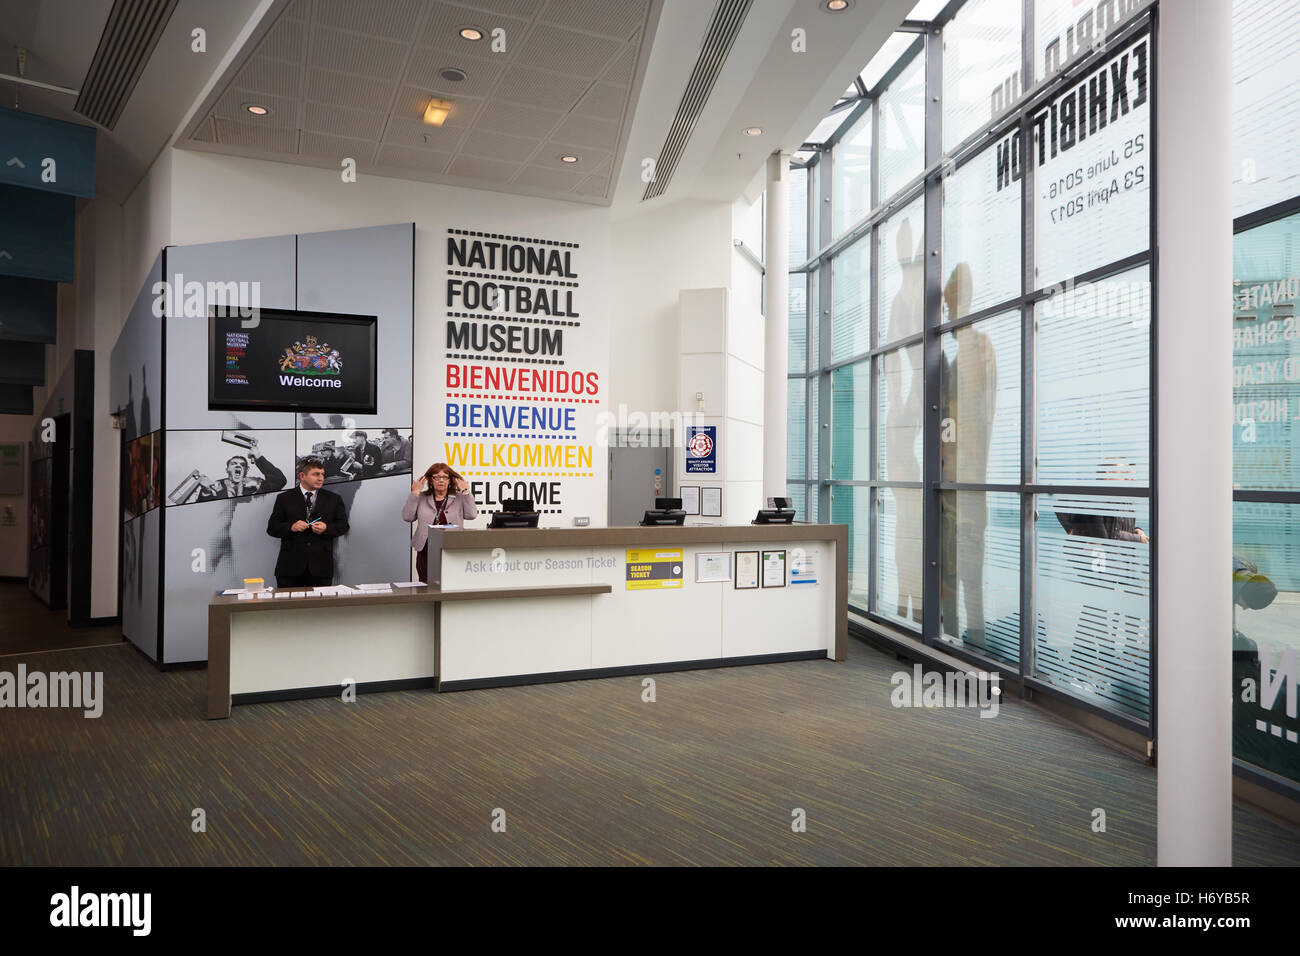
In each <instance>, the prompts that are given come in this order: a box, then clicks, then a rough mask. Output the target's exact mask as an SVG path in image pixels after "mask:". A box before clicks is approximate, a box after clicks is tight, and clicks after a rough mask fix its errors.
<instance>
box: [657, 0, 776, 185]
mask: <svg viewBox="0 0 1300 956" xmlns="http://www.w3.org/2000/svg"><path fill="white" fill-rule="evenodd" d="M752 3H753V0H721V2H719V3H718V8H717V9H716V10H715V11H714V12H713V22H712V23H710V24H709V32H708V33H707V34H706V35H705V37H704V45H703V46H702V47H701V48H700V56H699V59H697V60H696V61H695V69H693V70H691V78H690V81H689V82H688V83H687V84H686V92H685V93H683V94H682V101H681V103H680V104H679V105H678V107H677V115H676V116H675V117H673V125H672V126H671V127H670V128H669V130H668V138H667V139H665V140H664V145H663V148H662V149H660V150H659V158H658V159H657V160H655V178H654V179H653V180H652V181H651V182H650V184H649V185H648V186H646V189H645V194H644V195H643V196H642V197H641V199H642V201H645V200H647V199H654V197H655V196H660V195H662V194H663V192H664V190H666V189H667V188H668V183H669V182H670V181H671V180H672V178H673V172H674V171H675V170H676V169H677V163H678V162H679V161H680V160H681V158H682V153H683V152H685V150H686V144H687V142H689V140H690V138H691V133H692V132H693V131H694V129H695V121H696V120H697V119H699V117H700V113H701V112H703V111H704V104H705V103H707V102H708V101H709V94H711V93H712V92H713V84H714V83H716V82H717V81H718V74H719V73H721V72H722V67H723V64H725V63H726V62H727V54H728V53H730V52H731V45H732V44H733V43H734V42H735V41H736V34H737V33H739V32H740V27H741V25H742V24H743V23H744V22H745V15H746V14H747V13H749V8H750V5H751V4H752Z"/></svg>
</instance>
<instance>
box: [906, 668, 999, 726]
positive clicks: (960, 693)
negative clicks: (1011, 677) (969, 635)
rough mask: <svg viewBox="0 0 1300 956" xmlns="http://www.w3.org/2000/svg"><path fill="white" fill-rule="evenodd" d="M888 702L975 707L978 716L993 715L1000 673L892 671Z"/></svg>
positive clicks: (996, 702)
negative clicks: (978, 713) (977, 709)
mask: <svg viewBox="0 0 1300 956" xmlns="http://www.w3.org/2000/svg"><path fill="white" fill-rule="evenodd" d="M889 682H890V683H891V684H892V685H893V686H894V689H893V690H892V691H891V692H890V694H889V702H890V703H891V704H893V705H894V706H895V707H978V708H979V710H980V716H981V717H996V716H997V715H998V702H999V700H1000V698H1001V696H1002V677H1001V675H999V674H998V673H997V672H996V671H982V672H977V671H966V672H962V671H948V672H946V673H942V672H940V671H926V670H924V669H923V668H922V667H921V665H920V664H916V665H914V666H913V667H912V671H911V673H908V672H907V671H895V672H894V674H893V675H892V676H891V677H890V678H889Z"/></svg>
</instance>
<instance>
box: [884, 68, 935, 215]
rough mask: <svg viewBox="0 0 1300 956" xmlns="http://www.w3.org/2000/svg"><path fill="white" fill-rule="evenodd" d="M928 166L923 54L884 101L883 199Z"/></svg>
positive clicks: (896, 83) (886, 95)
mask: <svg viewBox="0 0 1300 956" xmlns="http://www.w3.org/2000/svg"><path fill="white" fill-rule="evenodd" d="M924 166H925V55H924V53H919V54H917V55H916V56H914V57H913V58H912V62H911V63H909V64H908V65H907V66H906V67H905V68H904V69H903V72H902V73H900V74H899V75H898V76H897V77H896V78H895V79H894V82H893V83H891V84H889V89H888V90H886V91H885V92H884V94H882V95H881V97H880V199H881V202H885V201H887V200H888V199H889V197H890V196H892V195H893V194H894V193H896V192H898V190H899V189H900V188H902V187H903V186H905V185H906V184H907V183H908V182H909V181H910V180H912V179H914V178H916V177H917V176H919V175H920V173H921V170H922V169H923V168H924Z"/></svg>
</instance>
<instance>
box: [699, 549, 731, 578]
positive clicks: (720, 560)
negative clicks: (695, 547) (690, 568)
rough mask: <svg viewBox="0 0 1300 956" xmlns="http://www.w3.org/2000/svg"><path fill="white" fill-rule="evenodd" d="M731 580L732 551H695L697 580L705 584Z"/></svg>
mask: <svg viewBox="0 0 1300 956" xmlns="http://www.w3.org/2000/svg"><path fill="white" fill-rule="evenodd" d="M730 580H731V552H730V551H697V552H696V553H695V581H696V583H698V584H705V583H709V582H715V581H730Z"/></svg>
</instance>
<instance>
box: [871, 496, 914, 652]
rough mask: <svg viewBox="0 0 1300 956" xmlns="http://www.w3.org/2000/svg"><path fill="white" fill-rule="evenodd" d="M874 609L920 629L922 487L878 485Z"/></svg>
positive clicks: (882, 614) (885, 615) (908, 625)
mask: <svg viewBox="0 0 1300 956" xmlns="http://www.w3.org/2000/svg"><path fill="white" fill-rule="evenodd" d="M878 492H879V498H878V501H879V502H880V513H879V523H878V529H877V541H876V549H877V552H876V553H877V555H878V558H877V560H876V575H877V578H876V611H877V613H879V614H880V615H881V616H882V617H886V618H890V619H892V620H895V621H897V622H898V623H900V624H903V625H905V626H907V627H910V628H914V629H916V630H918V631H919V630H920V629H921V562H922V559H921V490H920V489H919V488H917V489H912V488H880V489H878Z"/></svg>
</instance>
